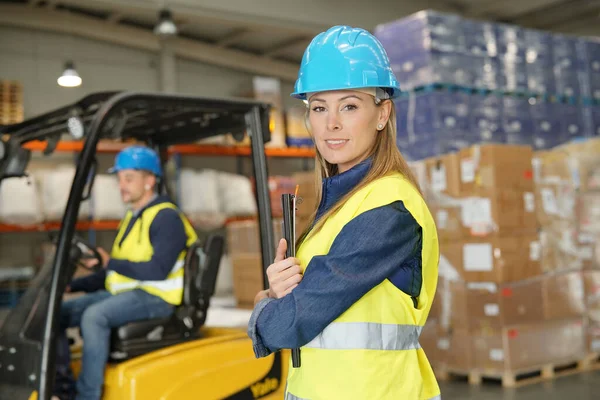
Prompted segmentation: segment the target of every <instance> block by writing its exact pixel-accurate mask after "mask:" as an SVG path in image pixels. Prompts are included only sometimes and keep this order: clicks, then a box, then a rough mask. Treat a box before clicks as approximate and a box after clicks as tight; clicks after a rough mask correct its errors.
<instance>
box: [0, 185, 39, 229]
mask: <svg viewBox="0 0 600 400" xmlns="http://www.w3.org/2000/svg"><path fill="white" fill-rule="evenodd" d="M41 206H42V205H41V202H40V194H39V190H38V185H37V182H36V180H35V176H34V175H31V176H30V177H29V178H9V179H4V180H2V184H0V221H1V222H3V223H5V224H15V225H31V224H39V223H41V222H43V221H44V213H43V212H42V207H41Z"/></svg>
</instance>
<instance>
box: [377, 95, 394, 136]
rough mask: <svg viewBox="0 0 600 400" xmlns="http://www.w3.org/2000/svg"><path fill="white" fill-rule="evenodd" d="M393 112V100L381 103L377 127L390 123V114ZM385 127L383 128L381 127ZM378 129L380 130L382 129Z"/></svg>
mask: <svg viewBox="0 0 600 400" xmlns="http://www.w3.org/2000/svg"><path fill="white" fill-rule="evenodd" d="M391 113H392V102H391V101H384V102H383V103H381V105H380V106H379V118H378V120H377V128H379V126H382V127H385V126H386V125H387V123H388V120H389V119H390V114H391ZM381 129H383V128H381ZM381 129H378V130H381Z"/></svg>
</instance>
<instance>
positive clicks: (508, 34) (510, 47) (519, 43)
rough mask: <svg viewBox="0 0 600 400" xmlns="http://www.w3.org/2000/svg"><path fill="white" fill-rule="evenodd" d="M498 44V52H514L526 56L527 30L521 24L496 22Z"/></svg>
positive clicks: (516, 54) (522, 56) (513, 53)
mask: <svg viewBox="0 0 600 400" xmlns="http://www.w3.org/2000/svg"><path fill="white" fill-rule="evenodd" d="M494 28H495V31H496V46H497V48H498V54H499V55H500V54H512V55H515V56H518V57H520V58H523V59H524V58H525V53H526V48H527V46H526V44H525V30H524V29H523V28H521V27H519V26H515V25H507V24H495V25H494Z"/></svg>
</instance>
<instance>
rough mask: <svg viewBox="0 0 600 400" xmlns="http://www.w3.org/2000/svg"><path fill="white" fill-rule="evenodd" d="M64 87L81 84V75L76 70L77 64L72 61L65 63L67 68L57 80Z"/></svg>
mask: <svg viewBox="0 0 600 400" xmlns="http://www.w3.org/2000/svg"><path fill="white" fill-rule="evenodd" d="M56 81H57V82H58V84H59V85H60V86H62V87H77V86H81V77H80V76H79V74H78V73H77V71H76V70H75V64H73V62H72V61H67V62H66V63H65V70H64V71H63V73H62V75H61V76H59V77H58V79H57V80H56Z"/></svg>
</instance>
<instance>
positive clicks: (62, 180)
mask: <svg viewBox="0 0 600 400" xmlns="http://www.w3.org/2000/svg"><path fill="white" fill-rule="evenodd" d="M74 177H75V167H72V166H60V167H58V168H55V169H51V170H45V171H43V172H42V173H41V174H40V176H39V178H40V179H39V181H40V191H41V197H42V204H43V208H44V215H45V218H46V220H47V221H60V220H61V219H62V217H63V214H64V211H65V207H66V206H67V200H68V199H69V193H70V192H71V185H72V183H73V178H74ZM89 215H90V202H89V201H84V202H82V203H81V205H80V206H79V219H87V218H88V217H89Z"/></svg>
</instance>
